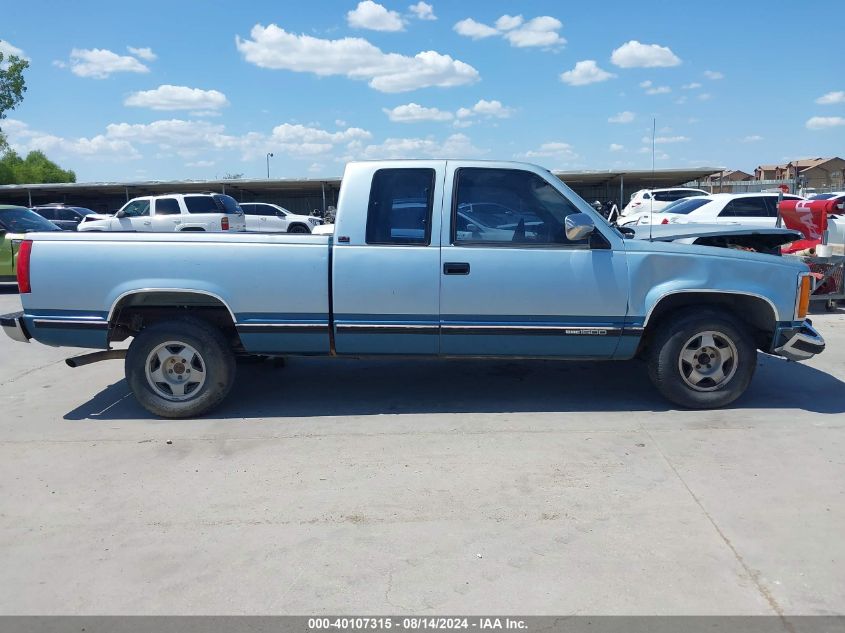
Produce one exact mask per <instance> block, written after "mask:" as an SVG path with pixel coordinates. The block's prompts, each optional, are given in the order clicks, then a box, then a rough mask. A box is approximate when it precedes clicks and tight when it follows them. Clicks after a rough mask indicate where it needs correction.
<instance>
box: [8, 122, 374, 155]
mask: <svg viewBox="0 0 845 633" xmlns="http://www.w3.org/2000/svg"><path fill="white" fill-rule="evenodd" d="M3 128H4V131H5V132H6V133H7V134H8V137H9V142H10V144H11V145H12V147H13V148H14V149H15V150H17V151H21V152H26V151H30V150H33V149H40V150H44V151H46V152H50V153H51V154H53V153H55V154H57V155H58V156H59V157H61V156H65V155H75V156H80V157H84V158H92V159H99V160H128V159H135V158H140V157H141V154H140V152H139V151H138V149H137V148H138V147H139V146H150V147H151V148H152V149H153V150H154V153H153V155H154V156H155V157H157V158H167V157H169V156H178V157H180V158H182V159H183V160H185V161H188V160H190V161H191V162H192V163H195V164H196V166H202V165H201V163H202V162H203V161H211V160H215V158H216V156H215V154H217V153H219V152H222V151H234V152H239V153H240V154H241V157H242V158H243V159H244V160H251V159H255V158H257V157H263V156H264V154H265V153H267V152H280V153H283V154H285V155H286V156H288V157H292V158H298V159H310V160H314V158H316V157H320V156H326V157H329V156H336V155H340V154H343V153H349V152H353V151H358V150H360V149H361V148H362V147H363V143H364V142H366V141H369V140H370V139H371V138H372V134H370V132H368V131H367V130H363V129H361V128H357V127H349V128H346V129H339V130H335V131H330V130H324V129H322V128H320V127H317V126H313V125H300V124H292V123H283V124H281V125H277V126H276V127H274V128H273V129H272V131H271V132H270V133H269V134H266V133H262V132H247V133H245V134H242V135H231V134H227V133H226V130H225V127H224V126H223V125H222V124H213V123H210V122H208V121H196V120H182V119H162V120H158V121H153V122H151V123H112V124H109V125H107V126H106V130H105V133H103V134H98V135H96V136H93V137H91V138H84V137H83V138H63V137H59V136H55V135H52V134H48V133H44V132H40V131H36V130H32V129H31V128H30V127H29V126H28V125H26V124H25V123H22V122H21V121H17V120H9V121H7V122H4V126H3Z"/></svg>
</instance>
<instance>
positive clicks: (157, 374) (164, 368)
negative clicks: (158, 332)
mask: <svg viewBox="0 0 845 633" xmlns="http://www.w3.org/2000/svg"><path fill="white" fill-rule="evenodd" d="M145 369H146V375H147V383H148V384H149V386H150V388H151V389H152V390H153V392H155V393H156V395H159V396H161V397H162V398H165V399H166V400H173V401H180V400H190V399H191V398H192V397H193V396H194V395H196V394H197V393H199V390H200V389H202V386H203V385H204V384H205V361H204V360H203V358H202V356H201V355H200V353H199V352H198V351H197V350H195V349H194V348H193V347H191V346H190V345H187V344H185V343H182V342H180V341H167V342H166V343H162V344H161V345H159V346H158V347H156V348H155V349H153V351H151V352H150V354H149V356H147V362H146V365H145Z"/></svg>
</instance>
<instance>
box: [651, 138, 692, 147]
mask: <svg viewBox="0 0 845 633" xmlns="http://www.w3.org/2000/svg"><path fill="white" fill-rule="evenodd" d="M689 140H690V139H689V137H687V136H658V137H656V138H655V139H654V143H655V145H665V144H667V143H687V142H689ZM642 142H643V143H648V144H649V145H650V144H651V137H650V136H644V137H643V138H642Z"/></svg>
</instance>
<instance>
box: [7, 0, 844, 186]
mask: <svg viewBox="0 0 845 633" xmlns="http://www.w3.org/2000/svg"><path fill="white" fill-rule="evenodd" d="M2 2H3V4H4V5H5V4H9V3H10V0H2ZM797 6H798V5H795V3H792V2H790V3H787V2H777V1H775V2H772V1H770V2H765V3H763V2H718V1H717V2H709V3H706V4H699V5H693V4H689V5H688V4H687V3H679V2H676V3H668V2H647V1H642V0H641V1H639V2H615V1H612V2H603V3H598V4H597V3H584V2H578V3H576V2H572V3H569V2H567V3H562V2H551V1H535V2H519V3H517V2H496V1H492V0H486V1H485V2H468V1H464V2H455V1H454V0H453V1H449V2H446V1H443V0H431V1H430V2H428V3H426V2H420V3H417V2H414V3H413V4H412V3H410V2H409V0H405V1H403V2H396V1H394V0H385V1H383V2H374V1H373V0H365V1H364V2H361V3H359V2H357V1H356V0H350V1H344V2H341V1H317V2H308V3H304V2H283V1H280V0H276V1H273V2H271V1H266V2H265V1H251V2H244V3H233V2H227V3H223V2H199V1H196V2H189V1H182V0H180V1H178V2H172V1H171V2H158V1H156V0H146V1H145V2H142V3H132V4H130V3H114V2H100V1H88V2H86V3H84V4H82V5H80V4H77V3H69V2H58V1H55V2H40V1H37V0H33V1H31V2H27V3H15V10H14V12H12V11H7V10H5V9H3V10H2V11H0V13H2V15H3V22H2V24H0V48H2V49H4V50H5V51H6V52H10V51H11V52H15V51H19V52H20V54H23V55H25V56H26V57H27V58H28V59H29V60H30V65H31V66H30V69H29V71H28V73H27V75H26V78H27V85H28V87H29V90H28V92H27V94H26V99H25V101H24V103H23V105H22V106H20V107H19V108H18V109H17V110H15V111H13V112H12V113H10V114H9V118H8V119H7V120H4V121H3V122H2V123H0V127H2V129H3V130H4V131H5V132H6V134H7V135H8V136H9V138H10V140H11V142H12V144H13V146H14V147H15V148H16V149H18V150H19V151H27V150H29V149H43V150H45V151H46V152H47V154H48V155H49V156H50V157H51V158H54V159H55V160H57V161H58V162H59V163H60V164H61V165H62V166H64V167H70V168H72V169H74V170H75V171H76V173H77V177H78V180H80V181H97V180H139V179H140V180H145V179H180V178H215V177H222V176H223V175H224V174H226V173H243V174H244V175H245V176H247V177H262V176H263V175H265V170H266V167H265V154H266V152H273V153H274V158H273V159H271V174H272V175H273V176H274V177H299V176H308V177H321V176H335V175H340V174H341V173H342V170H343V163H344V162H345V161H346V160H349V159H354V158H390V157H411V158H412V157H431V156H440V157H445V156H453V157H482V158H494V159H517V160H527V161H530V162H535V163H538V164H541V165H544V166H546V167H549V168H553V169H571V170H576V169H621V168H632V169H636V168H649V167H650V165H651V153H650V152H651V150H650V145H651V143H650V139H649V138H648V137H649V136H650V133H651V120H652V117H656V119H657V129H658V131H657V137H658V138H657V141H658V142H657V161H656V162H657V165H658V167H666V168H669V167H689V166H700V165H712V166H727V167H729V168H735V169H744V170H746V171H750V170H753V168H754V167H755V166H756V165H758V164H760V163H776V162H783V161H787V160H790V159H793V158H802V157H809V156H828V155H840V156H842V155H845V72H843V69H842V64H841V61H836V60H841V59H842V55H843V49H842V40H841V37H839V36H837V35H836V29H833V30H832V31H830V33H829V35H826V34H825V33H826V31H823V30H820V29H818V28H817V26H816V25H814V23H815V21H816V18H817V16H823V20H824V22H825V23H827V24H842V23H843V22H845V3H842V2H837V1H835V0H825V1H819V2H816V3H813V4H812V5H808V7H807V8H801V9H800V11H799V10H798V9H796V7H797ZM83 9H84V10H83Z"/></svg>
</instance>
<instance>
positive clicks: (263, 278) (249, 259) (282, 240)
mask: <svg viewBox="0 0 845 633" xmlns="http://www.w3.org/2000/svg"><path fill="white" fill-rule="evenodd" d="M30 237H32V238H33V239H34V243H33V249H32V258H31V262H32V264H31V280H32V292H31V293H30V294H28V295H25V296H24V305H25V308H26V312H27V323H26V324H27V327H28V329H29V331H30V333H31V334H33V336H34V337H35V338H36V339H38V340H39V341H41V342H42V343H46V344H50V345H68V344H72V345H76V346H80V345H81V346H84V347H92V348H106V347H107V344H108V343H107V331H108V321H109V319H110V316H111V315H112V313H113V312H114V311H115V310H117V309H120V306H121V305H123V304H125V300H126V298H127V297H131V295H132V294H133V293H136V292H138V291H144V292H146V293H149V291H159V292H160V293H162V294H165V293H166V294H168V296H174V295H175V294H178V292H179V291H180V290H185V289H189V290H191V291H192V292H200V293H202V294H203V295H204V296H207V297H209V298H211V299H216V300H219V302H221V303H222V304H223V305H225V307H226V309H227V310H228V311H229V312H230V313H231V316H232V318H233V321H234V322H235V323H237V324H238V330H239V333H240V334H241V340H242V342H243V345H244V347H245V348H246V349H248V350H250V349H253V350H255V351H262V352H272V351H274V350H275V349H280V350H283V349H286V350H290V346H291V345H294V348H295V349H296V350H297V351H299V352H302V353H327V352H328V350H329V333H328V313H329V300H328V297H329V291H328V275H329V269H328V266H329V246H328V241H329V238H328V236H309V235H296V236H292V235H286V234H261V233H234V234H231V233H230V234H226V233H145V234H142V233H56V234H46V233H42V234H34V235H32V236H30ZM57 305H60V306H62V307H61V309H55V308H56V306H57ZM92 306H97V307H99V308H100V310H99V311H92ZM280 306H284V308H283V309H284V312H280V311H279V309H280Z"/></svg>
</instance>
